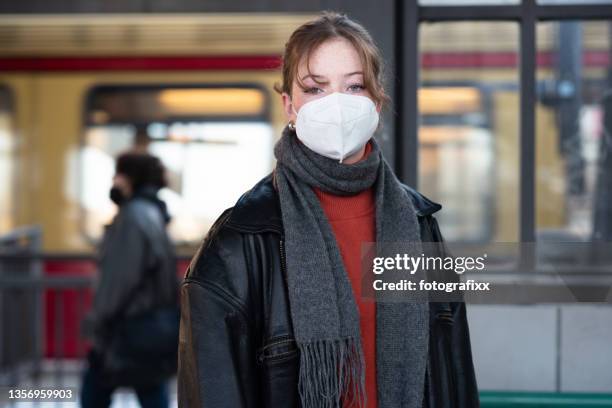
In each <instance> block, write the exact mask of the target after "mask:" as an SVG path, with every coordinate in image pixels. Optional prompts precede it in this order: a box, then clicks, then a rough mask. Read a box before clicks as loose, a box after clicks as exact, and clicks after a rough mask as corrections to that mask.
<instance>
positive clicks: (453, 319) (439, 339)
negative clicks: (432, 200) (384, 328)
mask: <svg viewBox="0 0 612 408" xmlns="http://www.w3.org/2000/svg"><path fill="white" fill-rule="evenodd" d="M430 229H431V234H432V237H431V238H432V241H433V242H437V243H438V244H439V245H437V248H438V252H439V255H440V256H442V257H445V256H450V255H451V254H450V252H449V250H448V247H447V246H446V244H445V243H444V239H443V237H442V234H441V233H440V229H439V226H438V222H437V220H436V219H435V218H434V217H431V218H430ZM431 306H432V308H433V311H434V312H433V314H432V317H431V318H432V319H434V320H435V321H436V322H435V324H433V325H432V327H433V332H432V333H431V340H430V346H431V347H432V348H433V349H434V350H437V352H435V351H434V352H435V355H436V356H437V357H435V358H433V359H432V360H431V361H430V363H431V364H433V365H435V366H436V367H435V368H431V367H430V373H429V376H428V381H429V382H430V383H434V384H431V385H430V391H429V392H430V396H429V401H430V404H429V406H430V408H438V407H455V408H477V407H479V406H480V402H479V396H478V387H477V384H476V374H475V371H474V363H473V360H472V348H471V343H470V333H469V327H468V321H467V313H466V307H465V303H464V302H441V303H432V304H431ZM444 356H447V357H444ZM449 399H450V400H452V401H454V402H455V403H451V402H450V401H449Z"/></svg>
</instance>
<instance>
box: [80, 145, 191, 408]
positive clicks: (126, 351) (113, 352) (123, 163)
mask: <svg viewBox="0 0 612 408" xmlns="http://www.w3.org/2000/svg"><path fill="white" fill-rule="evenodd" d="M165 186H166V178H165V169H164V167H163V165H162V163H161V161H160V160H159V159H158V158H157V157H154V156H151V155H150V154H147V153H143V152H140V151H130V152H127V153H123V154H122V155H120V156H119V157H118V159H117V163H116V174H115V176H114V178H113V186H112V189H111V191H110V199H111V200H112V201H113V202H114V203H115V204H117V206H118V207H119V211H118V213H117V215H116V216H115V218H114V219H113V221H112V223H111V224H110V225H108V226H107V227H106V231H105V234H104V238H103V241H102V244H101V248H100V256H99V258H100V259H99V283H98V286H97V289H96V293H95V298H94V304H93V308H92V311H91V313H90V315H88V317H87V319H86V322H85V327H86V328H85V331H86V332H89V333H90V334H91V335H92V337H93V346H92V349H91V351H90V353H89V355H88V367H87V369H86V371H85V373H84V376H83V384H82V390H81V404H82V406H83V407H84V408H89V407H108V406H110V404H111V397H112V393H113V391H114V390H115V389H116V388H117V387H125V386H129V387H132V388H134V390H135V392H136V394H137V396H138V400H139V401H140V404H141V405H142V407H144V408H149V407H151V408H152V407H160V408H161V407H167V406H168V404H169V395H168V390H167V384H166V383H167V380H168V378H169V377H170V376H171V375H173V374H174V373H175V372H176V358H177V355H176V350H177V347H178V321H179V315H178V278H177V276H176V259H175V254H174V247H173V245H172V243H171V241H170V239H169V237H168V234H167V231H166V226H167V224H168V222H169V221H170V216H169V214H168V212H167V209H166V205H165V203H164V202H163V201H161V200H160V199H159V198H158V197H157V193H158V191H159V190H160V189H161V188H163V187H165Z"/></svg>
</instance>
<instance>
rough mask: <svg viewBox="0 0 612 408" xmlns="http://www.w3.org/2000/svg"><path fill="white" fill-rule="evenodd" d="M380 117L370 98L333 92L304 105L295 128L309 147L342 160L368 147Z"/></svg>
mask: <svg viewBox="0 0 612 408" xmlns="http://www.w3.org/2000/svg"><path fill="white" fill-rule="evenodd" d="M294 112H295V110H294ZM378 120H379V115H378V112H377V111H376V105H374V102H372V100H371V99H370V98H368V97H366V96H359V95H348V94H343V93H338V92H334V93H332V94H330V95H327V96H324V97H322V98H319V99H315V100H314V101H311V102H307V103H305V104H304V105H302V107H301V108H300V111H299V112H297V120H296V122H295V131H296V133H297V137H298V139H300V140H301V141H302V143H304V145H306V147H308V148H309V149H310V150H312V151H314V152H315V153H318V154H320V155H322V156H325V157H329V158H330V159H335V160H339V161H340V162H341V163H342V160H344V159H345V158H347V157H349V156H350V155H352V154H355V153H356V152H358V151H359V149H361V148H362V147H363V146H365V144H366V143H367V142H368V140H370V138H371V137H372V135H373V134H374V131H375V130H376V127H377V126H378Z"/></svg>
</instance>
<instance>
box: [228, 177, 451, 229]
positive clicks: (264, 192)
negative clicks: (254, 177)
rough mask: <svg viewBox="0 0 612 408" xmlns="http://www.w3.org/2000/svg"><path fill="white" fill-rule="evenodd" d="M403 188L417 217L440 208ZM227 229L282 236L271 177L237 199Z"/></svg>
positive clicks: (413, 190) (276, 198)
mask: <svg viewBox="0 0 612 408" xmlns="http://www.w3.org/2000/svg"><path fill="white" fill-rule="evenodd" d="M402 186H403V187H404V188H405V190H406V192H407V193H408V196H409V197H410V198H411V200H412V203H413V205H414V209H415V210H416V213H417V216H419V217H425V216H427V215H431V214H433V213H435V212H436V211H438V210H440V209H441V208H442V206H441V205H440V204H438V203H436V202H433V201H431V200H430V199H428V198H427V197H425V196H424V195H422V194H421V193H419V192H418V191H416V190H415V189H413V188H411V187H408V186H407V185H404V184H402ZM226 225H227V226H228V227H232V228H235V229H239V230H241V231H246V232H260V231H272V232H282V229H283V223H282V218H281V210H280V201H279V198H278V192H277V191H276V189H275V188H274V185H273V183H272V173H271V174H268V175H267V176H266V177H264V178H263V179H261V180H260V181H259V182H258V183H257V184H255V186H253V188H251V189H250V190H249V191H247V192H246V193H244V194H243V195H242V197H240V199H238V201H237V202H236V204H235V205H234V207H233V208H232V211H231V214H230V215H229V219H228V220H227V223H226Z"/></svg>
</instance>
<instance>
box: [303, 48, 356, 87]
mask: <svg viewBox="0 0 612 408" xmlns="http://www.w3.org/2000/svg"><path fill="white" fill-rule="evenodd" d="M309 68H310V71H309ZM362 71H363V66H362V63H361V58H360V57H359V53H358V52H357V50H356V49H355V47H354V46H353V45H352V44H351V43H350V42H349V41H348V40H347V39H345V38H334V39H331V40H328V41H325V42H324V43H322V44H321V45H319V46H318V47H317V48H315V49H314V50H312V51H311V52H310V58H309V59H308V56H304V58H302V60H301V61H300V64H299V65H298V76H299V78H304V77H305V76H307V75H312V76H314V77H315V78H322V77H323V78H330V77H347V76H350V74H354V73H355V72H362ZM296 79H297V78H296Z"/></svg>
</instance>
